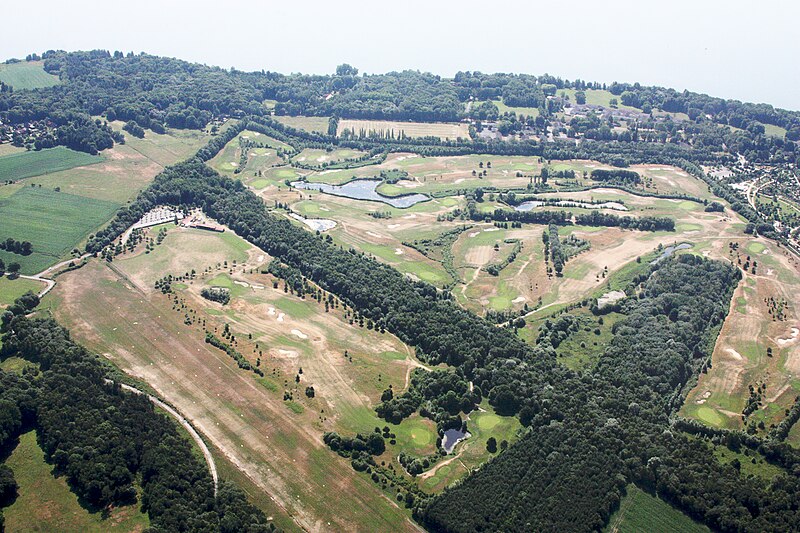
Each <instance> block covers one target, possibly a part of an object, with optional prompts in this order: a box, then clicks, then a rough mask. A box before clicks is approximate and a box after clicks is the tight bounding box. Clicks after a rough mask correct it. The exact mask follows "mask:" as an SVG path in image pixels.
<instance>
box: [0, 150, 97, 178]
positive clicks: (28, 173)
mask: <svg viewBox="0 0 800 533" xmlns="http://www.w3.org/2000/svg"><path fill="white" fill-rule="evenodd" d="M101 161H103V157H102V156H99V155H89V154H86V153H84V152H76V151H75V150H70V149H69V148H65V147H63V146H56V147H55V148H48V149H46V150H40V151H38V152H23V153H20V154H12V155H7V156H5V157H0V179H2V180H3V181H5V180H12V181H17V180H21V179H25V178H31V177H34V176H41V175H43V174H50V173H52V172H58V171H59V170H67V169H70V168H75V167H82V166H86V165H92V164H94V163H99V162H101Z"/></svg>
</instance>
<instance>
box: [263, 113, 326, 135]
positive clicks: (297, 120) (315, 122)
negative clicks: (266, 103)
mask: <svg viewBox="0 0 800 533" xmlns="http://www.w3.org/2000/svg"><path fill="white" fill-rule="evenodd" d="M272 118H274V119H275V120H277V121H278V122H280V123H281V124H285V125H286V126H290V127H292V128H295V129H298V130H305V131H316V132H317V133H328V117H288V116H282V115H276V116H274V117H272Z"/></svg>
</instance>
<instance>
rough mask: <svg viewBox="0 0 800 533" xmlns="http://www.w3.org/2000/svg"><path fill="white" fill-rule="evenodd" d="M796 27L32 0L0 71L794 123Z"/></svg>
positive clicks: (295, 0)
mask: <svg viewBox="0 0 800 533" xmlns="http://www.w3.org/2000/svg"><path fill="white" fill-rule="evenodd" d="M132 6H135V7H132ZM798 21H800V4H798V3H797V2H795V1H793V0H784V1H776V0H759V1H742V0H727V1H722V0H689V1H687V0H664V1H661V2H652V1H647V0H639V1H632V0H614V1H602V0H595V1H586V0H571V1H570V0H567V1H556V0H550V1H548V2H542V1H539V0H528V1H506V0H483V1H480V2H478V1H473V0H460V1H451V0H447V1H441V0H425V1H420V0H405V1H398V2H387V1H386V0H383V1H381V0H375V1H372V2H367V1H362V0H331V1H327V2H323V1H311V0H280V1H273V0H267V1H253V0H216V1H213V2H212V1H208V0H191V1H187V0H133V1H128V2H119V1H115V0H104V1H99V0H70V1H65V0H58V1H54V0H44V1H33V2H31V3H30V4H25V5H24V7H23V6H22V5H20V4H18V3H15V4H14V8H13V9H8V8H7V9H5V10H4V13H3V19H2V28H3V29H2V38H1V39H0V58H3V59H6V58H9V57H24V56H25V55H27V54H28V53H30V52H42V51H44V50H47V49H64V50H70V51H71V50H89V49H94V48H103V49H108V50H111V51H113V50H122V51H125V52H128V51H134V52H141V51H144V52H148V53H151V54H157V55H163V56H171V57H178V58H181V59H185V60H188V61H196V62H200V63H206V64H209V65H218V66H222V67H226V68H228V67H236V68H238V69H241V70H261V69H264V70H272V71H278V72H284V73H289V72H305V73H331V72H333V71H334V69H335V67H336V65H337V64H339V63H343V62H347V63H350V64H352V65H354V66H356V67H358V68H359V69H360V71H361V72H368V73H379V72H388V71H392V70H404V69H415V70H422V71H430V72H434V73H436V74H441V75H443V76H452V75H453V74H454V73H455V72H457V71H459V70H480V71H483V72H523V73H529V74H543V73H550V74H553V75H557V76H561V77H563V78H567V79H574V78H581V79H584V80H587V81H599V82H606V83H610V82H612V81H620V82H623V81H627V82H636V81H639V82H641V83H642V84H646V85H653V84H655V85H662V86H667V87H674V88H676V89H678V90H683V89H689V90H692V91H697V92H704V93H707V94H710V95H712V96H719V97H723V98H735V99H738V100H743V101H751V102H766V103H770V104H773V105H775V106H776V107H784V108H788V109H795V110H800V67H798V58H799V56H800V31H798V30H799V28H798Z"/></svg>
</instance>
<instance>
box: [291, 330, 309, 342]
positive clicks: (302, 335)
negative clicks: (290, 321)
mask: <svg viewBox="0 0 800 533" xmlns="http://www.w3.org/2000/svg"><path fill="white" fill-rule="evenodd" d="M291 333H292V335H294V336H295V337H297V338H299V339H303V340H305V339H307V338H308V335H306V334H305V333H303V332H302V331H300V330H299V329H293V330H292V331H291Z"/></svg>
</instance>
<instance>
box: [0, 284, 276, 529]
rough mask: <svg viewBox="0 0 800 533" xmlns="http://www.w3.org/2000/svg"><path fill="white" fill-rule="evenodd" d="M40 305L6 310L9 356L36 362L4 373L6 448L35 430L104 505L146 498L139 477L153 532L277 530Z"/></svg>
mask: <svg viewBox="0 0 800 533" xmlns="http://www.w3.org/2000/svg"><path fill="white" fill-rule="evenodd" d="M38 303H39V300H38V298H37V297H36V296H35V295H33V294H30V293H28V294H27V295H25V296H23V297H21V298H20V299H19V300H17V302H16V303H15V304H14V305H12V306H11V307H10V308H8V309H6V310H5V311H4V312H3V313H2V328H1V329H0V331H1V332H2V334H3V335H2V348H0V358H1V359H6V358H8V357H21V358H23V359H25V360H27V361H30V362H31V363H34V364H35V365H36V366H35V367H33V368H34V369H33V370H26V372H24V373H23V374H22V375H21V376H18V375H16V374H13V373H6V372H3V371H0V446H2V447H3V448H5V449H8V448H10V447H13V446H14V445H15V443H16V438H17V437H18V436H19V435H20V434H21V433H22V432H24V431H27V430H29V429H35V430H36V433H37V437H38V441H39V443H40V445H41V447H42V449H43V450H44V453H45V457H46V459H47V461H48V462H50V463H51V464H53V465H54V467H55V468H56V469H57V470H58V471H60V472H63V473H64V474H65V475H66V477H67V479H68V481H69V483H70V486H71V488H72V490H73V491H74V492H75V493H76V494H77V495H78V496H79V497H80V498H82V499H83V500H85V501H86V502H87V504H88V505H90V506H93V507H95V508H98V509H104V508H107V507H108V506H112V505H124V504H130V503H134V502H136V501H137V488H136V485H137V484H138V485H139V486H140V487H141V502H140V503H141V507H142V509H143V510H144V511H146V512H147V513H148V515H149V517H150V525H151V529H152V530H153V531H186V532H190V531H197V532H200V531H203V532H205V531H212V530H217V531H231V532H233V531H249V532H253V533H255V532H268V531H273V530H274V528H273V527H272V525H271V524H269V523H268V522H267V519H266V517H265V516H264V514H263V513H262V512H261V511H260V510H258V509H256V508H255V507H253V506H252V505H251V504H249V503H248V502H247V500H246V498H245V496H244V493H242V492H241V491H240V490H239V489H238V488H236V487H235V486H233V485H230V484H227V483H223V484H222V485H221V486H220V487H219V490H218V492H217V494H216V496H215V494H214V485H213V482H212V480H211V475H210V473H209V472H208V467H207V465H206V464H205V462H203V460H202V459H199V458H198V457H197V456H195V454H194V453H193V451H192V449H191V445H190V443H189V441H188V440H187V439H186V438H185V437H183V436H182V435H181V434H180V433H179V432H178V426H177V424H176V422H174V421H173V420H171V419H169V418H167V417H166V416H165V415H162V414H160V413H158V412H156V411H155V410H154V408H153V404H152V403H151V402H150V401H149V400H148V399H147V397H146V396H143V395H137V394H131V393H129V392H125V391H123V390H122V389H121V388H120V386H119V384H118V383H115V382H114V381H112V380H111V378H113V377H114V376H113V370H112V368H111V367H110V365H108V364H107V363H104V362H103V360H102V359H100V358H99V357H97V356H96V355H94V354H91V353H89V352H88V351H86V350H85V349H84V348H83V347H81V346H80V345H78V344H76V343H75V342H73V341H72V340H71V339H70V336H69V332H68V331H66V330H65V329H64V328H62V327H61V326H59V325H58V324H57V323H56V322H55V321H53V320H52V319H50V318H31V317H29V316H27V315H28V314H29V313H30V312H31V311H34V310H35V308H36V306H37V305H38Z"/></svg>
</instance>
